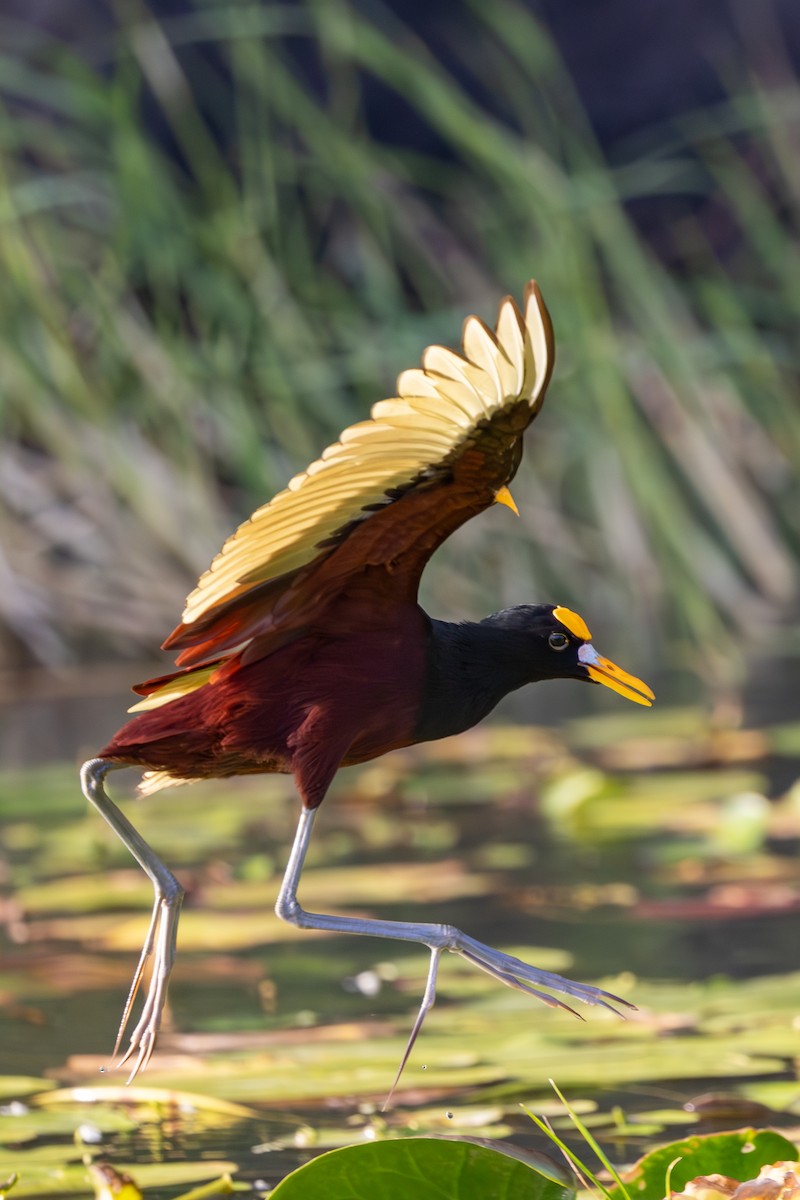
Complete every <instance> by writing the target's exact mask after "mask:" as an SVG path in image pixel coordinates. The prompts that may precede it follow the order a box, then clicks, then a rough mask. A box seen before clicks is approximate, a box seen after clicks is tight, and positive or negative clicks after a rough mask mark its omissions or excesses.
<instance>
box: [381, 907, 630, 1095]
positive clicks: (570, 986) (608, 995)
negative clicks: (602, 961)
mask: <svg viewBox="0 0 800 1200" xmlns="http://www.w3.org/2000/svg"><path fill="white" fill-rule="evenodd" d="M438 932H439V934H440V936H439V938H438V939H437V943H436V944H435V945H432V946H431V947H430V950H431V962H430V967H429V968H428V979H427V982H426V984H425V994H424V995H423V997H422V1003H421V1004H420V1007H419V1012H418V1013H417V1016H416V1020H415V1021H414V1025H413V1028H412V1030H411V1033H410V1035H409V1039H408V1042H407V1044H406V1048H405V1050H404V1052H403V1057H402V1059H401V1060H400V1066H399V1067H398V1069H397V1074H396V1075H395V1078H394V1083H393V1084H392V1086H391V1089H390V1091H389V1095H388V1096H387V1097H386V1100H385V1102H384V1105H383V1108H384V1110H386V1109H387V1108H388V1107H389V1105H390V1104H391V1101H392V1096H393V1095H394V1092H395V1088H396V1087H397V1085H398V1083H399V1082H400V1076H401V1075H402V1074H403V1071H404V1070H405V1066H406V1063H407V1062H408V1059H409V1056H410V1054H411V1051H412V1050H413V1048H414V1043H415V1042H416V1040H417V1037H418V1036H419V1033H420V1031H421V1029H422V1025H423V1023H424V1021H425V1018H426V1017H427V1015H428V1013H429V1012H430V1010H431V1009H432V1008H433V1005H434V1002H435V1000H436V976H437V974H438V970H439V960H440V958H441V956H442V952H443V951H444V950H450V951H452V953H453V954H460V955H461V957H462V958H465V959H466V960H467V962H471V963H473V964H474V965H475V966H476V967H480V969H481V970H482V971H486V973H487V974H488V975H491V976H493V978H495V979H497V980H499V982H500V983H504V984H505V985H506V987H511V988H516V989H517V990H518V991H520V992H527V993H528V994H529V995H531V996H535V997H536V999H537V1000H541V1001H542V1003H543V1004H547V1005H548V1006H549V1007H550V1008H561V1009H563V1010H564V1011H565V1012H568V1013H571V1014H572V1015H573V1016H574V1017H577V1018H578V1019H579V1020H583V1018H582V1017H581V1015H580V1013H579V1012H576V1011H575V1009H574V1008H573V1007H572V1005H571V1004H567V1003H566V1002H565V1001H564V1000H560V999H559V998H558V996H552V995H550V992H543V991H540V988H549V989H550V991H553V992H561V994H562V995H566V996H572V997H574V998H575V999H576V1000H582V1001H583V1003H584V1004H591V1005H594V1006H600V1007H601V1008H607V1009H608V1010H609V1011H610V1012H613V1013H614V1014H615V1016H618V1017H623V1018H624V1015H625V1014H624V1013H623V1012H620V1010H619V1008H618V1007H617V1005H619V1006H620V1007H622V1008H629V1009H634V1010H635V1008H636V1005H635V1004H631V1003H630V1001H629V1000H623V999H622V997H621V996H615V995H614V994H613V992H605V991H603V989H602V988H597V987H593V986H592V985H591V984H588V983H574V982H573V981H572V980H571V979H566V978H565V977H564V976H563V975H556V974H554V972H552V971H542V970H541V969H540V968H539V967H532V966H530V965H529V964H528V963H526V962H523V961H522V959H521V958H515V957H514V955H513V954H503V953H502V951H500V950H494V949H493V948H492V947H491V946H486V945H484V943H483V942H478V941H476V940H475V938H471V937H468V936H467V934H465V933H462V932H461V930H460V929H454V928H453V927H452V926H440V927H439V928H438ZM534 984H535V985H536V986H533V985H534Z"/></svg>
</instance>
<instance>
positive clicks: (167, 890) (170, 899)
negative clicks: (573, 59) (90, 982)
mask: <svg viewBox="0 0 800 1200" xmlns="http://www.w3.org/2000/svg"><path fill="white" fill-rule="evenodd" d="M121 765H123V764H118V763H113V762H110V761H109V760H108V759H105V758H92V759H90V760H89V762H85V763H84V764H83V766H82V767H81V788H82V789H83V794H84V796H85V797H86V799H87V800H89V801H90V803H91V804H93V805H94V807H95V808H96V809H97V811H98V812H99V813H100V815H101V817H103V819H104V820H105V821H107V822H108V824H109V825H110V826H111V828H112V829H113V830H114V832H115V833H116V835H117V837H118V838H119V839H120V840H121V841H122V842H123V843H124V845H125V846H126V847H127V848H128V850H130V852H131V854H132V855H133V857H134V858H135V859H136V861H137V862H138V863H139V865H140V866H141V867H142V869H143V870H144V871H145V872H146V873H147V875H148V876H149V878H150V880H151V882H152V884H153V890H154V893H155V896H154V903H153V913H152V916H151V918H150V927H149V929H148V931H147V937H146V938H145V942H144V946H143V947H142V953H141V955H140V956H139V963H138V965H137V967H136V971H135V972H134V976H133V981H132V983H131V986H130V990H129V992H128V998H127V1000H126V1001H125V1007H124V1008H123V1010H122V1020H121V1021H120V1026H119V1032H118V1034H117V1040H116V1044H115V1046H114V1054H115V1055H116V1053H117V1051H118V1049H119V1047H120V1044H121V1042H122V1039H123V1037H124V1036H125V1029H126V1027H127V1025H128V1021H129V1019H130V1015H131V1009H132V1008H133V1002H134V1000H135V999H136V993H137V992H138V990H139V985H140V983H141V982H142V977H143V975H144V971H145V967H146V966H147V963H148V961H149V960H150V958H152V959H153V969H152V973H151V976H150V983H149V985H148V988H147V996H146V997H145V1002H144V1008H143V1009H142V1015H141V1017H140V1018H139V1023H138V1024H137V1026H136V1028H135V1029H134V1031H133V1033H132V1034H131V1036H130V1041H129V1044H128V1048H127V1050H126V1051H125V1053H124V1054H123V1056H122V1058H121V1059H120V1061H119V1064H118V1065H119V1066H122V1064H123V1063H126V1062H128V1060H129V1059H131V1058H133V1069H132V1070H131V1073H130V1075H129V1077H128V1083H130V1082H131V1080H133V1079H135V1077H136V1075H137V1074H138V1073H139V1071H141V1070H142V1068H143V1067H146V1066H147V1064H148V1062H149V1061H150V1058H151V1056H152V1053H153V1048H154V1046H155V1043H156V1035H157V1033H158V1029H159V1026H160V1024H161V1016H162V1013H163V1011H164V1005H165V1003H166V1000H167V985H168V983H169V976H170V972H171V971H172V965H173V963H174V961H175V939H176V936H177V933H178V918H179V917H180V911H181V902H182V901H183V888H182V887H181V885H180V884H179V883H178V881H177V879H176V878H175V876H174V875H173V874H172V872H171V871H169V870H168V869H167V868H166V867H165V866H164V864H163V862H162V861H161V859H160V858H159V857H158V855H157V854H156V853H155V851H153V850H152V849H151V848H150V846H148V844H147V842H146V841H145V840H144V838H143V837H142V836H141V834H140V833H138V832H137V830H136V829H134V827H133V825H131V823H130V821H129V820H128V818H127V817H126V816H125V814H124V813H123V812H121V811H120V809H119V808H117V806H116V804H114V802H113V801H112V800H110V799H109V797H108V795H107V793H106V790H105V786H104V785H105V778H106V775H107V774H108V773H109V771H113V770H116V769H118V767H119V766H121ZM134 1056H135V1057H134Z"/></svg>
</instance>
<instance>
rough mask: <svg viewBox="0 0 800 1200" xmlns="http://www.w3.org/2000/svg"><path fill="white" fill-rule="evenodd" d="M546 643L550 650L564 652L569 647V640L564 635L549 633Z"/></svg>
mask: <svg viewBox="0 0 800 1200" xmlns="http://www.w3.org/2000/svg"><path fill="white" fill-rule="evenodd" d="M547 643H548V645H549V646H550V649H551V650H566V648H567V646H568V645H569V638H568V637H567V635H566V634H565V633H558V632H555V633H551V634H550V636H549V638H548V639H547Z"/></svg>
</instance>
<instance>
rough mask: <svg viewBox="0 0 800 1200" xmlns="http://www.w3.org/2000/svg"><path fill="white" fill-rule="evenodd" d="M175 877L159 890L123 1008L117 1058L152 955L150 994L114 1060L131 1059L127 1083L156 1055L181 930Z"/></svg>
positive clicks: (179, 892) (179, 896) (118, 1064)
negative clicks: (162, 890)
mask: <svg viewBox="0 0 800 1200" xmlns="http://www.w3.org/2000/svg"><path fill="white" fill-rule="evenodd" d="M171 879H172V884H174V886H171V887H170V888H169V890H168V891H167V892H166V893H165V894H163V895H159V894H158V893H157V894H156V900H155V904H154V905H153V913H152V916H151V918H150V926H149V928H148V931H147V937H146V938H145V942H144V946H143V947H142V953H141V955H140V956H139V962H138V964H137V967H136V971H135V972H134V976H133V980H132V982H131V986H130V990H129V991H128V998H127V1000H126V1001H125V1006H124V1008H123V1010H122V1019H121V1021H120V1025H119V1031H118V1033H117V1040H116V1042H115V1044H114V1055H113V1056H114V1058H115V1059H116V1056H117V1053H118V1052H119V1049H120V1046H121V1045H122V1042H123V1039H124V1037H125V1030H126V1029H127V1026H128V1022H129V1020H130V1016H131V1012H132V1009H133V1004H134V1001H135V999H136V995H137V992H138V991H139V986H140V984H141V982H142V978H143V976H144V973H145V970H146V968H147V966H148V963H150V960H151V959H152V969H151V973H150V983H149V985H148V988H147V995H146V997H145V1002H144V1007H143V1009H142V1013H141V1016H140V1017H139V1021H138V1023H137V1024H136V1027H135V1028H134V1030H133V1032H132V1033H131V1035H130V1038H129V1041H128V1047H127V1049H126V1050H125V1053H124V1054H123V1055H122V1057H121V1058H120V1059H118V1060H117V1061H116V1062H115V1063H114V1066H115V1068H118V1067H123V1066H124V1065H125V1064H126V1063H129V1062H132V1063H133V1065H132V1068H131V1073H130V1075H129V1076H128V1078H127V1080H126V1084H130V1083H132V1082H133V1080H134V1079H135V1078H136V1076H137V1075H138V1074H139V1072H140V1071H141V1070H143V1069H144V1068H145V1067H146V1066H147V1064H148V1063H149V1062H150V1059H151V1058H152V1056H153V1050H154V1049H155V1044H156V1037H157V1035H158V1031H159V1028H160V1026H161V1018H162V1015H163V1012H164V1006H165V1004H166V1001H167V986H168V984H169V977H170V974H171V972H172V966H173V963H174V960H175V939H176V935H177V930H178V917H179V915H180V908H181V901H182V900H183V891H182V889H181V887H180V885H179V883H178V881H177V880H176V879H174V877H171Z"/></svg>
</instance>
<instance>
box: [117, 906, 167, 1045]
mask: <svg viewBox="0 0 800 1200" xmlns="http://www.w3.org/2000/svg"><path fill="white" fill-rule="evenodd" d="M160 916H161V901H160V899H159V898H158V897H156V900H155V903H154V905H153V913H152V916H151V917H150V926H149V928H148V930H147V937H146V938H145V940H144V945H143V946H142V953H141V954H140V955H139V962H138V963H137V965H136V970H135V971H134V974H133V979H132V980H131V986H130V988H129V989H128V997H127V999H126V1001H125V1005H124V1007H123V1009H122V1017H121V1019H120V1023H119V1030H118V1031H117V1040H116V1041H115V1042H114V1049H113V1051H112V1054H111V1057H112V1058H114V1059H116V1057H117V1054H118V1053H119V1048H120V1046H121V1045H122V1039H123V1038H124V1036H125V1030H126V1029H127V1027H128V1021H129V1020H130V1016H131V1011H132V1010H133V1005H134V1002H135V1000H136V996H137V994H138V992H139V985H140V984H141V982H142V979H143V977H144V972H145V967H146V966H147V963H148V961H149V959H150V955H151V954H152V953H153V947H154V946H155V943H156V932H157V930H158V925H159V918H160ZM122 1061H123V1062H124V1061H125V1060H124V1059H123V1060H122ZM115 1065H116V1066H120V1065H121V1063H117V1064H115Z"/></svg>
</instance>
